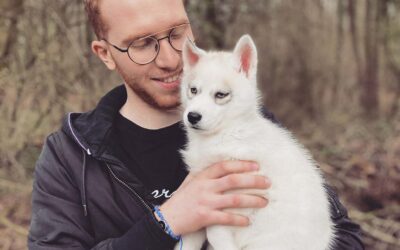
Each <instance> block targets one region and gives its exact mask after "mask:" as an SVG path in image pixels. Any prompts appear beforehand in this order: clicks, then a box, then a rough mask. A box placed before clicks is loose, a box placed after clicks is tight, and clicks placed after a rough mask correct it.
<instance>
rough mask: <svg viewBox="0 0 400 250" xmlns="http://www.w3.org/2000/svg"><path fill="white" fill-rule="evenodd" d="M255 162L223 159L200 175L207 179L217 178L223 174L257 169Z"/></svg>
mask: <svg viewBox="0 0 400 250" xmlns="http://www.w3.org/2000/svg"><path fill="white" fill-rule="evenodd" d="M258 169H259V167H258V165H257V164H256V163H255V162H250V161H224V162H219V163H217V164H214V165H212V166H210V167H208V168H207V169H205V170H204V171H203V172H202V173H201V175H202V176H204V177H206V178H209V179H218V178H221V177H223V176H225V175H229V174H234V173H244V172H251V171H256V170H258Z"/></svg>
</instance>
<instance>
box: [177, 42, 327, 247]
mask: <svg viewBox="0 0 400 250" xmlns="http://www.w3.org/2000/svg"><path fill="white" fill-rule="evenodd" d="M246 49H250V50H246ZM244 51H247V52H249V51H250V52H251V53H244ZM183 60H184V76H183V79H182V86H181V91H182V93H181V96H182V104H183V107H184V109H185V112H184V123H185V126H186V129H187V135H188V144H187V147H186V149H185V150H184V151H182V154H183V157H184V160H185V162H186V164H187V165H188V166H189V171H193V172H198V171H201V170H203V169H204V168H206V167H208V166H210V165H211V164H213V163H216V162H220V161H224V160H229V159H240V160H251V161H255V162H258V164H259V165H260V171H259V173H258V174H261V175H265V176H268V178H269V179H270V180H271V183H272V186H271V188H269V189H268V190H266V191H265V192H264V193H263V194H262V195H265V197H267V198H268V200H269V204H268V206H267V207H265V208H263V209H236V210H234V211H233V212H236V213H240V214H244V215H246V216H248V217H249V218H250V220H251V225H250V226H248V227H244V228H239V227H228V226H211V227H208V228H206V230H205V231H200V232H197V233H193V234H188V235H184V236H183V249H184V250H199V249H200V248H201V245H202V244H203V242H204V240H205V238H206V237H207V239H208V241H209V243H210V245H211V247H210V249H214V250H244V249H246V250H261V249H262V250H326V249H330V246H331V245H332V243H333V241H334V224H333V222H332V221H331V219H330V212H329V202H328V196H327V193H326V191H325V189H324V187H323V183H324V180H323V177H322V175H321V172H320V170H319V169H318V168H317V167H316V164H315V162H314V161H313V160H312V158H311V156H310V154H309V153H308V151H306V150H305V149H304V148H303V146H301V145H300V144H299V143H298V142H297V141H296V140H295V139H294V138H293V137H292V135H291V134H290V132H288V131H287V130H285V129H283V128H281V127H279V126H277V125H276V124H274V123H272V122H271V121H269V120H267V119H265V118H263V117H262V115H261V113H260V104H259V99H260V98H259V91H258V90H257V87H256V85H257V83H256V71H257V70H256V68H257V51H256V47H255V46H254V43H253V41H252V40H251V38H250V37H249V36H248V35H246V36H243V37H242V38H241V39H240V40H239V42H238V44H237V45H236V48H235V50H234V52H233V53H227V52H205V51H202V50H200V49H197V48H196V47H194V45H193V44H190V43H188V42H187V43H186V45H185V47H184V51H183ZM246 60H247V61H246ZM246 62H250V65H248V64H247V66H250V67H247V68H246ZM243 63H244V64H243ZM193 87H196V88H197V94H192V93H191V91H190V88H193ZM218 91H222V92H229V93H230V95H229V96H228V97H226V98H227V99H223V100H220V99H216V98H215V93H216V92H218ZM189 112H197V113H199V114H201V115H202V119H201V120H200V122H199V123H198V127H197V128H199V129H200V130H199V129H194V128H193V127H192V126H191V124H190V123H189V122H188V118H187V115H188V113H189ZM242 192H246V193H257V194H260V191H254V190H243V191H242ZM176 249H179V244H178V245H177V246H176Z"/></svg>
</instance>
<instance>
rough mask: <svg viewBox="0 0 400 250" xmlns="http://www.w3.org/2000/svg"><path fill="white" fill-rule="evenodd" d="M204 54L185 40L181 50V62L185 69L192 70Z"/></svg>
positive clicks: (189, 41)
mask: <svg viewBox="0 0 400 250" xmlns="http://www.w3.org/2000/svg"><path fill="white" fill-rule="evenodd" d="M204 54H205V52H204V50H201V49H199V48H198V47H196V45H195V44H194V43H193V42H192V41H191V40H189V39H186V41H185V43H184V45H183V49H182V60H183V65H184V67H185V68H193V67H194V66H195V65H196V64H197V63H198V62H199V60H200V58H201V57H202V56H203V55H204Z"/></svg>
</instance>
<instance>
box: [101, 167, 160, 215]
mask: <svg viewBox="0 0 400 250" xmlns="http://www.w3.org/2000/svg"><path fill="white" fill-rule="evenodd" d="M106 165H107V168H108V170H109V171H110V173H111V175H112V176H113V177H114V178H115V179H116V180H117V181H118V182H119V183H120V184H122V185H123V186H125V187H126V188H127V189H129V190H130V191H131V192H132V193H133V194H134V195H135V197H136V198H138V199H139V201H140V202H141V203H142V205H143V206H145V207H146V208H147V209H148V210H149V211H150V212H153V209H151V208H150V206H149V205H147V203H146V202H145V201H144V200H143V199H142V197H140V195H138V193H137V192H136V191H135V190H134V189H133V188H131V187H130V186H129V185H128V184H126V183H125V182H124V181H123V180H121V179H120V178H118V176H117V175H116V174H115V173H114V172H113V171H112V169H111V167H110V165H109V164H108V163H106Z"/></svg>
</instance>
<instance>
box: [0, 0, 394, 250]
mask: <svg viewBox="0 0 400 250" xmlns="http://www.w3.org/2000/svg"><path fill="white" fill-rule="evenodd" d="M186 5H187V8H188V12H189V15H190V18H191V21H192V25H193V29H194V32H195V34H196V36H197V42H198V44H199V45H200V47H202V48H205V49H227V50H228V49H229V50H230V49H232V48H233V46H234V44H235V42H236V41H237V39H238V38H239V37H240V36H241V35H242V34H243V33H249V34H251V35H252V36H253V38H254V39H255V41H256V44H257V46H258V50H259V57H260V65H259V71H258V72H259V85H260V87H261V88H262V90H263V93H264V100H265V104H266V105H267V107H268V108H269V109H270V110H271V111H273V112H274V113H275V114H276V116H277V117H278V119H279V120H281V121H282V123H283V124H284V126H286V127H288V128H289V129H290V130H292V131H293V132H294V133H295V135H296V136H297V137H298V138H299V139H300V140H301V141H302V142H303V143H304V144H305V145H306V146H307V147H308V148H309V149H310V150H311V151H312V153H313V155H314V156H315V157H316V159H317V160H318V162H319V163H320V166H321V167H322V169H323V170H324V171H325V173H326V176H327V179H328V182H329V183H330V184H331V185H332V186H334V187H335V188H336V190H337V191H338V193H339V195H340V197H341V200H342V201H343V203H344V204H345V205H346V207H347V208H348V209H349V215H350V217H351V218H352V219H353V220H355V221H357V222H358V223H359V224H360V225H361V226H362V229H363V234H364V235H363V237H364V241H365V244H366V246H367V249H373V250H384V249H393V250H394V249H400V0H241V1H238V0H202V1H195V0H191V1H190V0H189V1H186ZM93 39H95V37H94V35H93V33H92V31H91V28H90V27H89V26H88V22H87V19H86V16H85V13H84V10H83V4H82V1H81V0H57V1H54V0H0V117H1V119H0V140H1V141H0V249H4V250H8V249H26V236H27V232H28V231H27V230H28V227H29V220H30V199H31V185H32V172H33V169H34V165H35V161H36V159H37V157H38V154H39V153H40V150H41V147H42V144H43V141H44V138H45V136H46V135H47V134H49V133H50V132H51V131H54V130H56V129H57V128H58V127H59V126H60V121H61V118H62V117H63V116H64V114H65V113H66V112H69V111H87V110H89V109H92V108H93V107H94V106H95V104H96V102H97V101H98V99H99V98H100V97H101V96H102V95H103V94H104V93H105V92H106V91H108V90H109V89H111V88H112V87H114V86H116V85H117V84H119V83H121V80H120V79H119V78H118V76H117V75H116V74H115V73H111V72H109V71H108V70H107V69H106V68H105V67H104V66H103V65H102V64H101V63H100V62H99V60H98V59H97V58H95V57H94V56H93V55H92V53H91V51H90V47H89V44H90V42H91V41H92V40H93Z"/></svg>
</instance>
